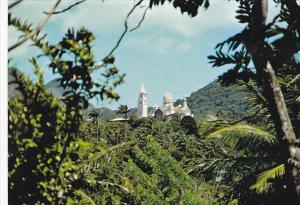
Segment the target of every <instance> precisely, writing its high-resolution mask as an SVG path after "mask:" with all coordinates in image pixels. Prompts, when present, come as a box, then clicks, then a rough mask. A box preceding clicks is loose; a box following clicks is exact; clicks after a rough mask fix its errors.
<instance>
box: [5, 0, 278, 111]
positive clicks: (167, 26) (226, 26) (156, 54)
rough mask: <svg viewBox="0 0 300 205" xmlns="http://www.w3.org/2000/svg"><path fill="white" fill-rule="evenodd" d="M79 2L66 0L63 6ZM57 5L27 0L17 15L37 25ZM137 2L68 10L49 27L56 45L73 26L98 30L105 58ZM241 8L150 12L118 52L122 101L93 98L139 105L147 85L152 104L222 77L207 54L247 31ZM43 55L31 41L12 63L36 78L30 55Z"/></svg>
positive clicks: (219, 2) (13, 34)
mask: <svg viewBox="0 0 300 205" xmlns="http://www.w3.org/2000/svg"><path fill="white" fill-rule="evenodd" d="M145 1H146V0H145ZM74 2H76V1H73V0H64V1H63V3H62V4H61V5H60V7H59V8H58V10H60V9H63V8H65V7H67V6H68V5H70V4H72V3H74ZM146 2H147V1H146ZM54 3H55V1H53V0H25V1H24V2H23V3H21V4H20V5H19V6H17V7H16V8H14V9H13V10H12V13H13V14H14V15H15V16H18V17H22V18H23V19H26V20H28V22H33V23H34V25H36V24H37V23H38V22H40V21H41V20H42V19H43V18H44V16H45V14H43V11H47V10H49V9H50V8H51V7H52V6H53V4H54ZM133 4H134V0H105V1H102V0H88V1H86V2H84V3H83V4H80V5H78V6H77V7H74V8H72V9H71V10H69V11H67V12H65V13H62V14H59V15H53V16H52V17H51V19H50V20H49V22H48V23H47V24H46V26H45V27H44V29H43V31H44V32H45V33H48V36H47V39H48V40H49V42H50V43H56V42H58V41H59V40H60V39H61V38H62V37H63V36H64V34H65V32H66V31H67V29H68V28H70V27H73V28H75V29H79V28H80V27H82V26H84V27H86V28H87V29H89V30H90V31H92V32H93V33H94V34H95V36H96V38H97V40H96V41H95V43H94V53H95V57H96V59H97V60H101V59H102V58H103V57H104V56H106V54H107V53H108V52H109V51H110V50H111V49H112V48H113V47H114V46H115V44H116V42H117V40H118V38H119V37H120V35H121V33H122V32H123V30H124V20H125V17H126V15H127V13H128V12H129V10H130V9H131V8H132V6H133ZM144 5H147V3H145V4H144ZM144 9H145V7H143V8H137V9H136V10H135V11H134V13H133V15H132V16H130V19H129V22H128V24H129V27H130V28H133V27H135V26H136V25H137V23H138V22H139V20H140V19H141V17H142V14H143V11H144ZM236 9H237V5H236V3H235V1H225V0H211V6H210V8H209V9H208V10H206V11H205V10H203V9H202V8H200V9H199V14H198V15H197V16H196V17H194V18H192V17H189V16H188V15H187V14H184V15H182V13H181V12H180V10H178V9H174V7H172V5H171V4H169V3H165V4H164V5H163V6H159V7H154V8H152V9H151V10H148V12H147V14H146V17H145V20H144V21H143V23H142V25H141V27H140V28H138V29H137V30H135V31H133V32H129V33H127V34H126V36H125V38H124V39H123V41H122V42H121V44H120V46H119V47H118V49H117V50H116V51H115V53H114V56H115V58H116V61H115V65H116V66H117V67H118V68H119V69H120V72H121V73H125V74H126V77H125V83H123V84H122V85H120V86H119V87H118V88H117V89H116V90H117V91H118V93H119V95H120V97H121V98H120V100H119V101H117V102H113V103H108V102H107V101H104V102H97V101H96V100H92V103H93V104H94V105H95V106H96V107H103V106H106V107H109V108H112V109H115V108H116V107H118V105H120V104H127V105H128V106H129V107H135V106H136V105H137V98H138V92H139V90H140V87H141V84H142V83H143V84H144V86H145V89H146V91H147V93H148V102H149V106H151V105H154V104H158V105H160V104H162V97H163V94H164V93H165V92H167V91H169V92H172V93H173V97H174V99H179V98H183V97H184V96H189V95H190V94H191V93H192V92H194V91H197V90H198V89H199V88H202V87H204V86H205V85H207V84H208V83H210V82H212V81H213V80H215V79H217V77H218V76H219V75H220V74H222V73H223V72H224V71H226V68H212V66H211V65H210V64H209V63H208V59H207V56H208V55H211V54H214V52H215V50H214V48H215V45H216V44H217V43H219V42H221V41H223V40H225V39H227V38H228V37H230V36H232V35H234V34H236V33H237V32H239V31H241V30H242V29H243V25H241V24H239V23H238V22H237V20H236V19H235V12H234V11H235V10H236ZM270 11H271V16H272V15H273V14H274V13H275V11H276V9H275V8H274V5H270ZM8 31H9V37H8V38H9V40H8V41H9V42H8V44H9V45H11V44H13V42H15V41H16V40H17V39H18V37H19V35H20V33H19V32H17V31H16V30H14V28H11V27H9V29H8ZM38 54H40V51H39V50H38V49H36V48H34V47H32V46H30V43H29V42H28V43H26V44H24V45H23V46H21V47H19V48H17V49H16V50H14V51H12V52H11V53H10V57H11V58H12V62H11V65H14V66H16V67H18V68H19V69H20V70H21V71H22V72H24V73H25V74H27V75H29V76H31V77H32V78H33V79H34V75H33V68H32V66H30V64H29V63H28V59H29V58H31V57H32V56H36V55H38ZM39 63H40V65H41V67H42V70H43V73H44V76H45V82H46V83H47V82H49V81H51V80H53V79H54V78H56V77H57V76H54V75H53V74H52V71H51V70H50V69H48V68H47V63H48V62H47V61H46V60H43V59H41V60H40V62H39ZM227 69H228V68H227Z"/></svg>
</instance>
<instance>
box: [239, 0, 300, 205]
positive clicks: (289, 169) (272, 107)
mask: <svg viewBox="0 0 300 205" xmlns="http://www.w3.org/2000/svg"><path fill="white" fill-rule="evenodd" d="M267 11H268V0H255V1H254V7H253V12H254V13H253V14H252V22H251V25H250V29H249V38H248V39H247V42H244V44H245V46H246V48H247V50H248V51H249V53H250V55H251V58H252V61H253V63H254V65H255V69H256V72H257V80H258V83H259V85H260V86H261V87H262V89H263V92H264V95H265V97H266V99H267V102H268V107H269V111H270V114H271V116H272V119H273V121H274V124H275V128H276V133H277V137H278V140H279V142H280V143H281V145H282V146H281V147H282V151H283V153H284V161H285V164H286V174H287V175H290V177H291V179H292V184H287V186H288V189H289V188H292V189H291V190H293V192H294V195H295V197H294V200H292V201H293V203H295V204H300V147H299V142H298V141H297V138H296V135H295V132H294V129H293V125H292V123H291V119H290V117H289V113H288V110H287V107H286V103H285V101H284V97H283V94H282V91H281V88H280V86H279V83H278V81H277V77H276V74H275V71H274V69H273V67H272V64H271V62H270V60H269V57H270V55H271V49H270V48H268V46H267V44H266V43H265V41H264V39H265V31H264V29H265V22H266V17H267Z"/></svg>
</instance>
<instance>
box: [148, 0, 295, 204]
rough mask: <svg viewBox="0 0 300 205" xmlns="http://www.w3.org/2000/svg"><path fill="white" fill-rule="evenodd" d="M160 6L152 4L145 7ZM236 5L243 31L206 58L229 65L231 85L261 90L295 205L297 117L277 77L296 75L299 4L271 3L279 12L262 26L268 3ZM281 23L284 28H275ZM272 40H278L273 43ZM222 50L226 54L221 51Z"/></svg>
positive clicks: (196, 0)
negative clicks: (252, 84) (249, 85)
mask: <svg viewBox="0 0 300 205" xmlns="http://www.w3.org/2000/svg"><path fill="white" fill-rule="evenodd" d="M168 1H169V2H173V6H174V7H175V8H176V7H179V8H180V9H181V11H182V12H187V13H188V14H189V15H191V16H195V15H197V11H198V8H199V7H201V6H203V7H204V8H205V9H207V8H208V7H209V0H188V1H181V0H168ZM164 2H165V1H164V0H151V1H150V7H152V6H154V5H159V4H163V3H164ZM237 2H238V3H239V9H238V10H237V11H236V13H237V17H236V18H237V19H238V20H239V22H240V23H245V24H246V27H245V29H244V30H243V31H242V32H241V33H239V34H237V35H235V36H233V37H231V38H229V39H228V40H226V41H225V42H223V43H221V44H219V45H217V47H216V48H217V52H216V56H209V59H210V60H211V62H212V63H213V65H214V66H222V65H225V64H233V65H234V68H233V69H231V70H229V71H228V72H227V73H226V74H224V75H223V77H222V79H225V80H227V81H231V82H235V81H237V80H243V81H244V82H245V83H248V82H249V81H254V82H255V83H256V85H257V86H258V88H259V89H260V90H261V94H262V96H264V100H265V102H266V104H267V108H268V111H269V113H270V114H271V117H272V121H273V123H274V127H275V130H276V134H277V138H278V141H279V142H280V145H281V146H280V147H279V148H280V150H278V151H281V152H282V153H283V155H282V162H283V163H284V164H285V166H286V169H287V171H286V175H287V177H290V179H291V180H290V181H289V182H288V184H287V187H288V189H290V192H291V193H294V194H291V195H293V199H291V201H292V202H293V203H294V204H296V203H299V202H300V147H299V133H298V131H297V130H298V129H299V124H297V123H299V119H298V120H294V121H293V120H291V117H290V116H291V113H289V112H288V111H289V110H288V109H287V102H286V101H285V100H284V93H283V92H282V90H283V89H282V85H280V83H279V81H278V78H280V79H281V77H282V76H284V75H287V74H291V76H293V77H292V79H293V78H296V77H297V76H298V75H299V62H297V61H296V56H295V54H296V53H297V52H298V51H299V34H300V33H299V32H300V26H299V25H300V18H299V16H300V6H299V5H298V4H297V1H296V0H281V1H274V2H275V3H277V4H279V5H280V8H281V10H280V14H279V15H278V16H276V17H275V18H274V19H273V21H272V22H271V23H270V24H268V25H266V18H267V15H268V0H250V1H248V0H247V1H246V0H237ZM282 22H284V23H286V25H287V26H282V24H281V25H280V23H282ZM274 37H275V38H278V39H279V41H278V39H277V40H275V41H273V40H272V38H274ZM287 45H289V46H287ZM225 48H227V51H224V50H223V49H225ZM285 49H288V51H289V52H286V50H285ZM250 62H253V64H254V68H251V67H250ZM291 70H293V71H292V72H290V71H291ZM290 82H291V80H290ZM298 96H299V93H298ZM298 96H296V97H298ZM292 123H293V124H292ZM296 134H297V136H296ZM291 197H292V196H291Z"/></svg>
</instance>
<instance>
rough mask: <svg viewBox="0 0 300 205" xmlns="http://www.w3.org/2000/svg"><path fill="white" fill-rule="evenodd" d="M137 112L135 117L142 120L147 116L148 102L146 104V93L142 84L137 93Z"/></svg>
mask: <svg viewBox="0 0 300 205" xmlns="http://www.w3.org/2000/svg"><path fill="white" fill-rule="evenodd" d="M137 107H138V110H137V117H139V118H143V117H147V116H148V102H147V93H146V90H145V87H144V85H143V84H142V86H141V90H140V93H139V99H138V106H137Z"/></svg>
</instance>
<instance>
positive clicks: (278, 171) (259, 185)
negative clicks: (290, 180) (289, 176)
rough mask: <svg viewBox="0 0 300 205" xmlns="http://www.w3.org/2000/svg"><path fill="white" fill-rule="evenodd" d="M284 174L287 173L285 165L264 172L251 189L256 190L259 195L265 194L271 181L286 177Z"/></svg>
mask: <svg viewBox="0 0 300 205" xmlns="http://www.w3.org/2000/svg"><path fill="white" fill-rule="evenodd" d="M284 173H285V166H284V164H280V165H278V166H276V167H274V168H272V169H269V170H267V171H264V172H262V173H260V174H259V175H258V177H257V181H256V183H255V184H253V185H252V186H251V187H250V189H251V190H255V191H256V192H257V193H263V192H265V191H267V188H268V181H269V180H270V179H274V178H277V177H281V176H283V175H284Z"/></svg>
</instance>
